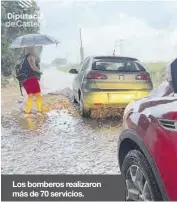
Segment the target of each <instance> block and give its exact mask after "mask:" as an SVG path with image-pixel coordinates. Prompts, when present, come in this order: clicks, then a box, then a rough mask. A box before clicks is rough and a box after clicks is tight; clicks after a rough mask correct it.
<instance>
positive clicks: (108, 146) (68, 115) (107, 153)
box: [1, 88, 121, 174]
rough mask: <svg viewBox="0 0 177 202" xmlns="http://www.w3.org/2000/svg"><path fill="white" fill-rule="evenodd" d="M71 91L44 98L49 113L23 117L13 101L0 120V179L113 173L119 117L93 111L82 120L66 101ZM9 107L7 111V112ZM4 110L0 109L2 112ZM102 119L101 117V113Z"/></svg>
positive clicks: (116, 167) (50, 94) (69, 97)
mask: <svg viewBox="0 0 177 202" xmlns="http://www.w3.org/2000/svg"><path fill="white" fill-rule="evenodd" d="M71 97H72V95H71V90H70V89H68V88H67V89H64V90H63V91H60V92H59V93H49V94H47V95H45V96H44V103H45V105H46V106H48V107H49V108H50V111H49V112H48V113H46V114H44V115H42V116H40V115H36V114H35V111H34V113H33V114H32V115H30V116H28V117H25V116H24V114H23V106H24V101H23V100H22V101H21V100H18V101H16V99H15V98H14V101H13V104H11V106H10V105H9V104H8V105H7V103H8V102H7V103H6V104H5V105H7V106H8V109H9V110H8V111H6V113H3V115H2V117H1V120H2V137H1V152H2V155H1V157H2V168H1V169H2V173H3V174H117V173H118V172H119V168H118V166H117V140H118V135H119V130H120V126H121V117H120V116H118V117H115V116H110V117H104V115H103V112H102V116H103V117H100V112H94V113H95V114H94V113H93V114H94V116H96V114H97V117H96V118H95V117H93V118H89V119H83V118H81V116H80V114H79V112H78V106H77V105H74V104H73V103H72V102H71ZM10 107H11V108H10ZM4 111H5V110H4ZM105 114H107V112H105Z"/></svg>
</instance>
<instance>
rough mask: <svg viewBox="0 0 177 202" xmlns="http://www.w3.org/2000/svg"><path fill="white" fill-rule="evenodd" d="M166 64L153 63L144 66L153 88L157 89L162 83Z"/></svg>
mask: <svg viewBox="0 0 177 202" xmlns="http://www.w3.org/2000/svg"><path fill="white" fill-rule="evenodd" d="M166 64H167V63H166V62H154V63H147V64H145V66H146V69H147V71H148V72H149V74H150V76H151V79H152V82H153V84H154V87H157V86H158V85H159V84H161V83H162V82H163V81H164V72H165V68H166Z"/></svg>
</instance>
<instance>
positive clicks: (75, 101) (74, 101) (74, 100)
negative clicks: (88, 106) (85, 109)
mask: <svg viewBox="0 0 177 202" xmlns="http://www.w3.org/2000/svg"><path fill="white" fill-rule="evenodd" d="M73 103H75V104H76V103H78V102H77V100H76V98H75V96H73Z"/></svg>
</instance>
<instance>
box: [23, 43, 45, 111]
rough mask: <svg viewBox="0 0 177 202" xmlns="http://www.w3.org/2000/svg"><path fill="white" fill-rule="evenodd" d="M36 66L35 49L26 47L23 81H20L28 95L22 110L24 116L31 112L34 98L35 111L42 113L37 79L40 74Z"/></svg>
mask: <svg viewBox="0 0 177 202" xmlns="http://www.w3.org/2000/svg"><path fill="white" fill-rule="evenodd" d="M38 64H39V63H38V59H37V55H36V51H35V47H27V48H26V49H25V57H24V62H23V64H22V72H23V74H24V75H25V79H24V80H23V81H22V86H23V87H24V89H25V91H26V93H27V95H28V99H27V102H26V107H25V110H24V111H25V113H26V114H29V113H30V112H31V108H32V104H33V97H35V98H36V107H37V111H38V112H39V113H41V112H43V111H44V108H43V106H42V97H41V88H40V84H39V78H40V76H41V74H42V72H41V71H40V69H39V68H38Z"/></svg>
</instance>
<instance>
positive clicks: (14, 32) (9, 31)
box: [1, 0, 40, 76]
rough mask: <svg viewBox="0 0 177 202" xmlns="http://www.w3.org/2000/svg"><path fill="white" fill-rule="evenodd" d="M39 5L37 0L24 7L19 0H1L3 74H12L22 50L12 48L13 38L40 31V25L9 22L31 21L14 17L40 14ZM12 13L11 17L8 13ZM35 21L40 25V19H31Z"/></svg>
mask: <svg viewBox="0 0 177 202" xmlns="http://www.w3.org/2000/svg"><path fill="white" fill-rule="evenodd" d="M38 13H39V7H38V6H37V4H36V2H35V1H33V0H32V1H31V6H30V7H27V8H23V9H22V7H21V6H20V5H19V2H18V1H2V2H1V27H2V28H1V72H2V75H3V76H10V75H11V74H12V72H13V68H14V66H15V63H16V61H17V60H18V58H19V54H20V53H21V50H19V49H15V50H13V49H11V48H10V47H9V46H10V44H11V42H12V40H13V39H15V38H16V37H18V36H21V35H24V34H29V33H38V32H39V31H40V26H34V27H33V26H27V25H26V26H25V25H24V26H21V27H19V26H17V24H15V26H11V25H10V26H9V24H8V23H12V22H14V23H17V22H18V20H20V24H21V25H22V24H23V23H25V22H27V21H30V19H26V18H25V19H24V18H22V17H21V18H20V19H14V17H15V15H16V16H17V15H18V16H22V15H23V16H24V15H25V14H26V15H28V16H29V15H31V16H32V15H34V14H36V15H37V16H39V14H38ZM9 14H10V15H11V17H10V19H9V17H8V15H9ZM31 20H32V21H33V22H35V23H37V24H39V25H40V22H39V19H38V18H36V19H31Z"/></svg>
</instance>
